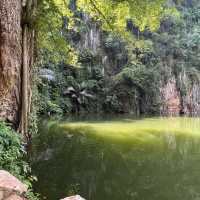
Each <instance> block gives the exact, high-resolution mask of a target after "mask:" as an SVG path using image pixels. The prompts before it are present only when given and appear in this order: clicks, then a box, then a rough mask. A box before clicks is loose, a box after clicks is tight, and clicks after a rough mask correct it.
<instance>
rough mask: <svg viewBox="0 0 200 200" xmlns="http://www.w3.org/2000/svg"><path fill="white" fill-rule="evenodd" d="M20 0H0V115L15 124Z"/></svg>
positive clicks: (18, 113) (17, 109) (20, 67)
mask: <svg viewBox="0 0 200 200" xmlns="http://www.w3.org/2000/svg"><path fill="white" fill-rule="evenodd" d="M21 11H22V7H21V0H0V118H1V119H3V120H7V121H9V122H11V123H13V124H14V125H15V127H17V126H18V124H19V120H20V112H19V111H20V106H21V102H20V99H21V69H22V44H21V43H22V28H21V14H22V13H21Z"/></svg>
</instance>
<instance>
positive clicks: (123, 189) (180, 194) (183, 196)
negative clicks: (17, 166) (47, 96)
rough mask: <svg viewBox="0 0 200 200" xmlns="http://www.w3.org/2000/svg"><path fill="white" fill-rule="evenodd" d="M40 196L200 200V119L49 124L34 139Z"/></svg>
mask: <svg viewBox="0 0 200 200" xmlns="http://www.w3.org/2000/svg"><path fill="white" fill-rule="evenodd" d="M33 144H34V145H33V152H32V166H33V172H34V173H35V174H36V176H37V177H38V182H37V183H36V184H35V189H36V191H37V192H39V193H41V194H42V195H43V196H44V197H46V199H48V200H55V199H59V198H61V197H65V196H68V195H71V194H75V193H78V194H80V195H82V196H83V197H85V198H86V199H87V200H198V199H200V170H199V169H200V119H197V118H164V119H159V118H153V119H143V120H131V119H129V120H127V119H126V120H121V121H120V120H118V121H107V122H100V121H98V122H94V121H93V122H92V123H90V122H68V123H64V122H60V123H59V122H55V121H54V122H47V123H44V124H42V126H41V128H40V134H39V135H38V136H37V137H36V138H34V141H33Z"/></svg>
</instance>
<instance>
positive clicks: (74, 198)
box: [61, 195, 85, 200]
mask: <svg viewBox="0 0 200 200" xmlns="http://www.w3.org/2000/svg"><path fill="white" fill-rule="evenodd" d="M61 200H85V199H83V198H82V197H81V196H79V195H75V196H71V197H66V198H64V199H61Z"/></svg>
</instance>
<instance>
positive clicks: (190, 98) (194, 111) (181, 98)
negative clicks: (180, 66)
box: [160, 70, 200, 116]
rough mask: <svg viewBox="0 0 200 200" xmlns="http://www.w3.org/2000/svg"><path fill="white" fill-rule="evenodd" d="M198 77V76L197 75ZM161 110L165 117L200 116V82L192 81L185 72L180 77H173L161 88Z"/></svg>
mask: <svg viewBox="0 0 200 200" xmlns="http://www.w3.org/2000/svg"><path fill="white" fill-rule="evenodd" d="M197 76H198V74H197ZM160 93H161V102H162V106H161V108H160V110H161V114H163V115H171V116H178V115H186V116H199V115H200V81H199V80H198V79H192V78H191V77H190V76H189V74H187V73H186V71H185V70H183V71H182V72H181V73H180V74H179V75H178V76H175V75H172V78H169V79H168V81H167V82H166V83H165V84H164V85H163V86H162V87H161V89H160Z"/></svg>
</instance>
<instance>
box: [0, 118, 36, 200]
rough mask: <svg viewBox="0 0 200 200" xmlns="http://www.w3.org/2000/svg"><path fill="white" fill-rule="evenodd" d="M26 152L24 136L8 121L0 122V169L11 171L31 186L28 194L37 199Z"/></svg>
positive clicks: (33, 199) (34, 199)
mask: <svg viewBox="0 0 200 200" xmlns="http://www.w3.org/2000/svg"><path fill="white" fill-rule="evenodd" d="M25 157H26V153H25V150H24V147H23V145H22V138H21V137H20V135H19V134H17V133H16V132H15V131H14V130H13V129H12V128H11V127H9V126H8V125H7V124H6V123H3V122H0V169H4V170H7V171H9V172H10V173H11V174H13V175H14V176H16V177H17V178H19V179H20V180H21V181H23V182H24V183H25V184H26V185H28V186H29V191H28V196H29V197H30V199H31V200H37V199H38V198H37V196H35V195H34V194H33V192H32V190H31V188H32V186H31V182H32V181H33V179H35V178H34V177H33V176H31V168H30V166H29V164H28V162H27V161H25Z"/></svg>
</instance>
